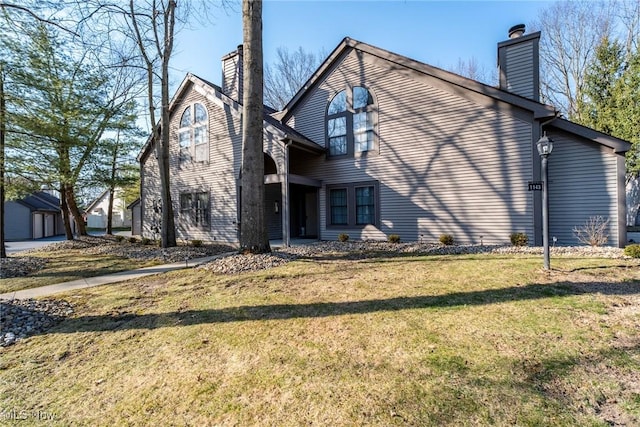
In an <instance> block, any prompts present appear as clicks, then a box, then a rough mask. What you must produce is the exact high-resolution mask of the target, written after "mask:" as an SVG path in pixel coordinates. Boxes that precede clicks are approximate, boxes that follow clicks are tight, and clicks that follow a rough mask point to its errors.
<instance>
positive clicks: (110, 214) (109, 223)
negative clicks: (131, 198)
mask: <svg viewBox="0 0 640 427" xmlns="http://www.w3.org/2000/svg"><path fill="white" fill-rule="evenodd" d="M114 192H115V189H114V188H109V207H108V208H107V229H106V230H105V234H113V193H114Z"/></svg>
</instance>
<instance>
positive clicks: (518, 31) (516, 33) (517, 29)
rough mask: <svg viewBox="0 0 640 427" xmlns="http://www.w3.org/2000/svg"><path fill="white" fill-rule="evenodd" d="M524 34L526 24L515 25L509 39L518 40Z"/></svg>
mask: <svg viewBox="0 0 640 427" xmlns="http://www.w3.org/2000/svg"><path fill="white" fill-rule="evenodd" d="M524 32H525V25H524V24H518V25H514V26H513V27H511V28H509V38H510V39H515V38H518V37H522V35H523V34H524Z"/></svg>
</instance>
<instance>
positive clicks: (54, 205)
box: [16, 191, 60, 212]
mask: <svg viewBox="0 0 640 427" xmlns="http://www.w3.org/2000/svg"><path fill="white" fill-rule="evenodd" d="M16 202H17V203H20V204H21V205H23V206H26V207H27V208H29V209H30V210H31V211H32V212H34V211H44V212H60V199H58V198H57V197H55V196H53V195H51V194H48V193H46V192H44V191H37V192H35V193H32V194H28V195H26V196H24V197H23V198H21V199H18V200H16Z"/></svg>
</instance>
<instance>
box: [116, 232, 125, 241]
mask: <svg viewBox="0 0 640 427" xmlns="http://www.w3.org/2000/svg"><path fill="white" fill-rule="evenodd" d="M114 237H115V239H116V242H122V241H124V236H121V235H120V234H116V235H115V236H114Z"/></svg>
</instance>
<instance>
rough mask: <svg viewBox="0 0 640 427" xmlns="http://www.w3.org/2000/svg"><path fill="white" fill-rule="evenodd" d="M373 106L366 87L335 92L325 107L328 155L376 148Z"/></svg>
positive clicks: (347, 153)
mask: <svg viewBox="0 0 640 427" xmlns="http://www.w3.org/2000/svg"><path fill="white" fill-rule="evenodd" d="M375 127H376V108H375V103H374V102H373V96H371V92H369V90H368V89H366V88H364V87H362V86H354V87H353V88H348V89H345V90H342V91H340V92H338V93H337V94H335V95H334V97H333V98H332V99H331V101H330V102H329V105H328V107H327V115H326V137H327V148H328V151H329V157H334V156H347V155H356V156H357V155H362V153H366V152H375V150H376V148H377V147H376V143H377V141H376V131H375Z"/></svg>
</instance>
